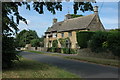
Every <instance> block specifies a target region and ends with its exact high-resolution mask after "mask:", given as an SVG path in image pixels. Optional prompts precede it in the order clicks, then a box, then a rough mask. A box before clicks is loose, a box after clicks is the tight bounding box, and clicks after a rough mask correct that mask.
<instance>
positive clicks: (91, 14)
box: [65, 14, 95, 21]
mask: <svg viewBox="0 0 120 80" xmlns="http://www.w3.org/2000/svg"><path fill="white" fill-rule="evenodd" d="M92 15H95V14H90V15H86V16H80V17H76V18H71V19H67V20H65V21H69V20H74V19H79V18H84V17H88V16H92Z"/></svg>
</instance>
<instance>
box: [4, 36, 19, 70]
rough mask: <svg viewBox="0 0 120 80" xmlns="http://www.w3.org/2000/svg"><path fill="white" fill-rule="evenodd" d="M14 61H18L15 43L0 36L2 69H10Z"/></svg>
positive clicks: (11, 38) (11, 39)
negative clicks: (0, 38) (0, 42)
mask: <svg viewBox="0 0 120 80" xmlns="http://www.w3.org/2000/svg"><path fill="white" fill-rule="evenodd" d="M15 60H19V57H18V55H17V52H16V51H15V41H14V38H13V37H7V36H2V68H3V69H5V68H10V67H12V65H13V64H14V61H15Z"/></svg>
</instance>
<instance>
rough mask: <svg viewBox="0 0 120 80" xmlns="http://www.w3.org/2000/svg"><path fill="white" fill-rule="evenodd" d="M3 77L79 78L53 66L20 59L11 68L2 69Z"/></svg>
mask: <svg viewBox="0 0 120 80" xmlns="http://www.w3.org/2000/svg"><path fill="white" fill-rule="evenodd" d="M2 77H3V78H79V77H78V76H76V75H75V74H73V73H70V72H67V71H65V70H63V69H59V68H57V67H55V66H52V65H48V64H44V63H40V62H36V61H32V60H26V59H23V58H22V59H21V60H20V62H18V61H16V62H15V65H14V67H13V68H11V69H7V70H3V72H2Z"/></svg>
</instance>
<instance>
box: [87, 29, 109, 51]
mask: <svg viewBox="0 0 120 80" xmlns="http://www.w3.org/2000/svg"><path fill="white" fill-rule="evenodd" d="M107 36H108V32H102V31H98V32H96V33H95V34H94V35H93V36H92V38H91V40H90V41H89V42H88V46H89V48H91V50H92V51H93V52H97V53H98V52H102V51H105V50H106V47H107V45H106V43H107Z"/></svg>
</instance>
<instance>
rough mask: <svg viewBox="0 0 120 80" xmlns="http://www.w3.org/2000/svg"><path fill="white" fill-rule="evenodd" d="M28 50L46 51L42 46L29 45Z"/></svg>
mask: <svg viewBox="0 0 120 80" xmlns="http://www.w3.org/2000/svg"><path fill="white" fill-rule="evenodd" d="M28 50H30V51H47V48H44V47H30V48H29V49H28Z"/></svg>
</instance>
